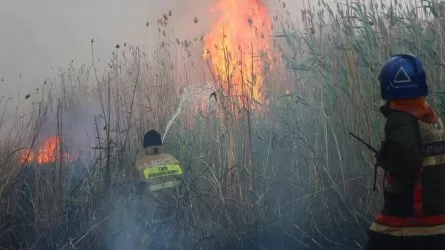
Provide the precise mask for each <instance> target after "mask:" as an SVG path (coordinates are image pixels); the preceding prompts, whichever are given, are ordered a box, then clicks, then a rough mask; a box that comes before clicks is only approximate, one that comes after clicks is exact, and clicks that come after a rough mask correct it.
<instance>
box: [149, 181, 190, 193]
mask: <svg viewBox="0 0 445 250" xmlns="http://www.w3.org/2000/svg"><path fill="white" fill-rule="evenodd" d="M181 183H182V181H169V182H164V183H161V184H156V185H151V186H150V187H149V188H148V189H149V190H150V191H152V192H154V191H159V190H161V189H166V188H176V187H179V186H180V185H181Z"/></svg>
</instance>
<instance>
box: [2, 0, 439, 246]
mask: <svg viewBox="0 0 445 250" xmlns="http://www.w3.org/2000/svg"><path fill="white" fill-rule="evenodd" d="M310 2H312V4H314V3H315V1H310ZM402 2H403V1H394V2H393V3H392V4H386V5H385V4H383V3H380V2H376V1H370V3H350V4H348V5H340V4H338V5H337V6H328V5H326V4H325V3H323V1H319V2H318V3H317V4H318V6H317V8H313V7H310V6H309V7H308V9H307V10H305V11H304V12H303V13H302V15H303V19H304V25H302V28H301V29H297V28H296V25H295V24H294V23H292V21H291V19H292V18H291V17H290V16H289V14H288V13H287V11H286V8H285V4H284V3H283V9H282V10H281V11H280V13H278V14H277V16H276V17H275V18H274V21H275V23H274V26H275V30H274V33H275V34H277V36H276V37H275V38H274V39H275V42H274V44H275V46H274V48H273V49H274V51H275V52H276V51H281V52H284V53H283V55H284V56H283V58H276V59H280V60H281V61H282V64H276V67H274V68H273V69H271V70H269V71H267V72H266V74H265V79H266V80H265V81H266V82H265V90H264V91H265V92H264V93H265V95H266V96H267V98H268V99H269V102H268V103H263V105H262V106H261V107H260V108H258V107H257V108H252V107H253V106H254V105H253V104H252V103H250V101H249V98H248V97H249V94H248V90H246V95H245V97H246V99H241V101H243V102H244V103H242V105H240V103H237V101H239V100H240V99H238V98H229V97H227V96H222V92H221V91H219V92H218V95H217V96H218V102H217V103H218V105H217V109H216V110H215V109H210V108H209V105H210V104H209V103H210V102H214V100H213V99H212V100H211V101H210V102H209V101H208V96H204V99H198V100H195V103H194V105H191V106H189V107H186V108H184V110H183V111H182V113H181V115H180V117H179V118H178V120H177V121H176V122H175V123H174V124H173V126H172V128H171V129H170V132H169V134H168V135H167V139H166V142H165V144H166V148H167V151H169V152H170V153H172V154H173V155H175V156H176V157H177V158H178V159H179V160H180V161H181V162H182V164H183V166H184V169H185V172H186V173H185V175H186V184H185V185H184V186H183V188H182V191H181V196H180V197H179V198H178V202H177V216H176V219H175V220H172V221H170V222H169V223H167V225H165V226H164V227H163V228H161V233H158V234H156V235H157V236H156V237H160V236H161V235H164V237H161V238H162V239H161V242H162V244H163V247H160V249H358V248H360V246H361V245H363V242H364V240H365V238H366V230H367V227H368V225H369V224H370V221H371V220H372V217H373V215H374V214H375V213H376V211H377V210H378V209H379V205H380V204H381V195H380V192H378V191H379V190H378V191H377V192H375V193H374V192H372V182H373V158H372V154H371V153H370V152H367V151H366V148H364V147H362V146H361V145H359V144H358V143H357V142H356V141H354V140H353V139H352V138H350V137H349V136H348V132H349V131H352V132H355V133H356V134H359V135H361V136H362V137H363V138H364V139H365V140H368V141H371V142H374V144H377V142H378V140H379V139H380V138H381V128H382V127H381V117H380V115H379V113H378V107H379V104H380V101H379V90H378V87H377V86H378V85H377V79H376V77H377V73H378V70H379V67H380V65H381V63H382V62H383V61H384V60H385V59H386V58H387V57H388V56H390V55H391V54H392V53H398V52H411V53H415V54H418V55H419V56H420V57H421V58H422V59H423V61H424V62H425V66H426V69H427V72H428V80H429V83H430V86H431V100H432V103H433V104H434V105H435V106H436V107H438V108H439V109H441V107H442V106H441V105H442V103H441V102H440V100H441V93H442V92H441V91H442V88H443V85H442V82H443V80H444V74H443V72H444V71H443V66H444V62H443V61H442V60H443V57H444V56H445V49H444V48H445V44H444V42H443V41H444V39H443V37H444V34H445V33H444V32H445V27H444V25H443V24H444V18H445V13H444V12H443V8H442V7H441V6H442V5H441V4H439V3H438V1H436V0H430V1H418V2H416V3H413V4H408V5H404V4H403V3H402ZM414 4H416V6H414ZM420 6H423V7H420ZM332 8H334V9H332ZM172 15H174V13H173V14H172V13H166V14H164V15H163V16H162V17H161V18H160V19H159V20H158V26H157V27H156V28H157V29H159V30H158V31H159V33H158V34H159V41H160V42H159V48H158V49H157V50H156V53H155V54H153V55H147V54H145V53H144V52H142V51H141V50H140V49H139V48H136V47H132V46H127V44H120V45H119V46H116V51H115V52H114V53H113V59H112V60H111V61H110V63H109V64H108V66H109V68H108V69H107V70H106V71H104V72H97V70H96V65H95V63H96V64H97V61H96V60H95V59H94V41H91V45H92V50H91V51H92V58H93V61H94V62H95V63H93V64H92V65H91V66H85V65H84V66H81V67H76V66H74V64H73V65H71V66H70V68H68V69H67V70H61V71H60V73H59V75H57V76H55V77H54V79H48V80H47V82H46V84H45V85H44V86H43V88H42V89H41V90H38V91H37V93H32V95H31V97H30V98H27V99H26V100H25V101H26V102H27V103H28V104H26V105H28V106H29V107H27V108H26V109H23V107H22V108H20V107H19V108H20V110H22V111H20V112H18V111H17V112H18V113H17V114H16V115H14V116H12V117H9V118H8V119H7V118H6V117H3V116H2V119H1V120H0V128H1V129H2V130H3V132H2V134H4V136H3V137H2V141H1V147H0V148H1V152H0V155H1V157H0V163H1V165H0V173H1V175H0V246H1V248H2V249H19V248H21V249H113V250H114V249H142V248H144V247H145V248H147V247H148V246H149V245H150V244H151V246H152V247H153V246H154V245H153V243H152V242H151V241H152V238H151V237H150V236H149V234H148V232H150V231H152V230H153V228H154V227H155V225H147V224H144V223H143V221H144V220H143V219H142V218H139V217H138V215H137V213H136V210H137V209H136V207H137V201H138V197H137V195H136V194H134V193H133V191H132V189H131V185H130V183H131V182H132V178H133V177H132V174H131V173H132V171H133V168H134V165H133V164H134V160H135V157H136V156H137V155H138V154H140V146H141V135H142V134H143V133H144V132H145V131H146V130H147V129H150V128H155V129H158V130H160V131H163V130H164V128H165V126H166V124H167V122H168V120H169V119H170V117H171V116H172V114H173V113H175V111H176V106H177V105H178V103H177V101H178V100H179V99H180V94H181V92H182V91H181V89H183V87H184V86H185V84H188V83H191V82H193V81H195V83H198V82H203V83H204V82H215V83H216V84H215V88H216V89H219V90H220V87H221V85H219V84H218V83H221V82H222V81H221V79H216V78H214V76H213V75H212V74H210V73H209V70H208V67H207V65H205V64H204V65H203V64H202V63H201V59H200V58H199V56H200V55H201V54H202V38H195V39H191V40H182V41H181V39H178V38H175V37H174V34H172V33H169V32H168V31H167V30H168V29H167V27H168V19H169V18H173V17H172ZM419 16H422V18H419ZM192 21H193V22H195V23H196V22H198V20H197V19H195V20H192ZM147 26H148V27H151V26H150V25H149V24H148V23H147ZM227 79H228V81H229V82H230V81H231V80H230V75H226V81H227ZM252 79H254V77H252ZM249 84H252V83H249ZM246 85H247V86H248V84H246ZM286 90H288V91H290V94H287V95H285V94H283V93H285V91H286ZM280 93H281V94H280ZM192 99H197V98H192ZM0 104H1V105H3V106H5V105H7V103H6V100H3V99H2V100H1V102H0ZM23 105H25V104H22V106H23ZM19 108H18V109H19ZM23 110H26V112H24V111H23ZM258 110H260V112H258ZM7 120H8V121H9V122H6V121H7ZM11 124H12V125H13V129H8V128H10V126H11ZM5 130H7V132H6V133H5V132H4V131H5ZM50 135H59V136H61V137H62V138H63V140H62V147H59V150H60V151H59V155H63V154H64V153H65V152H70V153H73V152H74V153H76V160H75V161H73V162H64V161H63V160H61V159H58V160H57V163H55V164H48V165H44V166H35V165H34V164H28V165H27V166H23V165H20V164H19V163H18V160H17V151H19V150H21V147H27V148H33V147H36V146H37V145H40V144H41V141H42V140H44V139H45V138H46V137H48V136H50ZM162 230H163V231H162ZM163 232H164V233H163Z"/></svg>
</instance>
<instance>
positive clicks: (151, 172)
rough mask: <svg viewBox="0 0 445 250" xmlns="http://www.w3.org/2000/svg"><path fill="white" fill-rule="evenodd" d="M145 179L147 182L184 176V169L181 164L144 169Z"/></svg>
mask: <svg viewBox="0 0 445 250" xmlns="http://www.w3.org/2000/svg"><path fill="white" fill-rule="evenodd" d="M143 173H144V177H145V179H146V180H150V179H154V178H157V177H161V176H170V175H182V169H181V167H180V166H179V164H171V165H164V166H160V167H153V168H146V169H144V172H143Z"/></svg>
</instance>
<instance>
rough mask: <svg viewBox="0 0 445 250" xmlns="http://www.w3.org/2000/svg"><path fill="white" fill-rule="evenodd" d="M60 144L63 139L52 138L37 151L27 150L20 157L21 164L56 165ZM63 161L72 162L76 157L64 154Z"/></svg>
mask: <svg viewBox="0 0 445 250" xmlns="http://www.w3.org/2000/svg"><path fill="white" fill-rule="evenodd" d="M60 143H61V138H60V137H59V136H50V137H48V138H47V139H46V141H45V143H44V144H43V145H42V146H41V147H40V148H38V149H37V150H35V151H33V150H31V149H27V150H24V151H22V152H21V154H20V155H19V162H20V163H24V164H28V163H30V164H31V163H34V162H35V163H37V164H39V165H42V164H50V163H56V161H57V158H58V156H59V154H60V151H59V148H60ZM63 160H64V162H71V161H74V157H73V156H72V155H70V154H68V153H64V155H63Z"/></svg>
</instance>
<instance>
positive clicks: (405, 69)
mask: <svg viewBox="0 0 445 250" xmlns="http://www.w3.org/2000/svg"><path fill="white" fill-rule="evenodd" d="M379 82H380V92H381V95H382V99H383V100H394V99H408V98H415V97H420V96H427V95H428V86H427V85H426V74H425V69H424V68H423V64H422V62H421V61H420V59H419V58H418V57H417V56H414V55H410V54H398V55H394V56H392V57H391V58H389V59H388V60H387V61H386V62H385V63H384V64H383V66H382V69H381V70H380V73H379Z"/></svg>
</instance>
